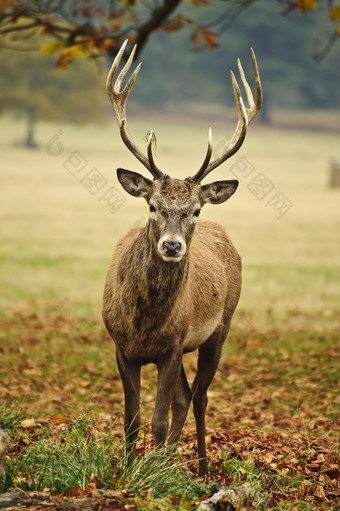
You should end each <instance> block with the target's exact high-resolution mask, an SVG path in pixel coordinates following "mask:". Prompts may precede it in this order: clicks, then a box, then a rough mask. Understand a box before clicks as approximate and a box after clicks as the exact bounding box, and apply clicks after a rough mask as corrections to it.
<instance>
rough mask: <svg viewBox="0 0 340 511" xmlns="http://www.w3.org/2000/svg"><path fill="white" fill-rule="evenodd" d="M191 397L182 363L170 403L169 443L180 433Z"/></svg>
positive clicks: (173, 441)
mask: <svg viewBox="0 0 340 511" xmlns="http://www.w3.org/2000/svg"><path fill="white" fill-rule="evenodd" d="M191 398H192V393H191V390H190V387H189V384H188V381H187V377H186V375H185V372H184V367H183V364H182V366H181V373H180V375H179V378H178V381H177V385H176V389H175V394H174V398H173V401H172V403H171V408H172V421H171V428H170V435H169V444H170V445H174V444H176V443H177V442H178V440H179V437H180V435H181V433H182V429H183V426H184V423H185V419H186V417H187V414H188V410H189V406H190V403H191Z"/></svg>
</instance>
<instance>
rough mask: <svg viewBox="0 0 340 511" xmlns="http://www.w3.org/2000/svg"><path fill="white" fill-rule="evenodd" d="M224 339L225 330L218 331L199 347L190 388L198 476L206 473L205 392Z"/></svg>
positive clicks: (213, 374) (214, 371)
mask: <svg viewBox="0 0 340 511" xmlns="http://www.w3.org/2000/svg"><path fill="white" fill-rule="evenodd" d="M225 338H226V332H225V330H224V331H223V332H221V331H220V330H219V331H217V332H214V333H213V334H212V335H211V336H210V337H209V339H208V340H207V341H205V343H204V344H202V345H201V346H200V347H199V355H198V368H197V374H196V377H195V379H194V381H193V384H192V388H191V390H192V396H193V408H194V416H195V421H196V432H197V444H198V457H199V475H200V476H202V475H205V474H207V473H208V462H207V456H206V448H205V411H206V407H207V403H208V398H207V390H208V387H209V385H210V383H211V382H212V380H213V378H214V376H215V373H216V371H217V368H218V364H219V361H220V358H221V352H222V346H223V343H224V340H225Z"/></svg>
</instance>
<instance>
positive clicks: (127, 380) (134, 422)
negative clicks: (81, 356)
mask: <svg viewBox="0 0 340 511" xmlns="http://www.w3.org/2000/svg"><path fill="white" fill-rule="evenodd" d="M116 358H117V365H118V369H119V374H120V377H121V379H122V383H123V389H124V399H125V418H124V431H125V450H126V463H127V465H130V464H131V463H132V461H133V460H134V459H135V450H136V442H137V437H138V431H139V427H140V373H141V368H140V366H139V365H136V364H131V363H129V362H128V361H127V360H126V358H125V357H124V355H123V354H122V353H121V352H120V351H119V350H118V348H117V350H116Z"/></svg>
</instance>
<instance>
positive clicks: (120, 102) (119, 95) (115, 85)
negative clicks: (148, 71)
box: [106, 40, 163, 179]
mask: <svg viewBox="0 0 340 511" xmlns="http://www.w3.org/2000/svg"><path fill="white" fill-rule="evenodd" d="M127 42H128V41H127V40H126V41H125V42H124V43H123V44H122V46H121V48H120V50H119V52H118V53H117V56H116V58H115V59H114V61H113V64H112V67H111V69H110V71H109V74H108V76H107V80H106V89H107V92H108V94H109V97H110V99H111V103H112V105H113V108H114V111H115V113H116V117H117V121H118V125H119V128H120V135H121V137H122V140H123V142H124V144H125V145H126V146H127V147H128V149H129V150H130V151H131V152H132V153H133V154H134V155H135V156H136V158H137V159H138V160H139V161H140V162H141V163H143V165H144V166H145V167H146V168H147V169H148V170H149V171H150V172H151V174H152V175H153V177H154V178H155V179H157V178H160V177H162V176H163V173H162V172H161V171H160V170H159V168H158V167H157V166H156V164H155V162H154V159H153V154H152V140H153V132H152V131H151V132H150V134H149V138H148V146H147V153H148V158H146V157H145V156H144V154H143V153H142V152H141V151H140V149H138V147H137V146H136V144H135V142H134V141H133V140H132V138H131V136H130V133H129V131H128V128H127V121H126V112H125V104H126V101H127V98H128V97H129V94H130V92H131V90H132V87H133V86H134V83H135V81H136V79H137V76H138V73H139V71H140V67H141V65H142V63H141V62H140V63H139V64H138V66H137V67H136V69H135V70H134V72H133V73H132V75H131V77H130V78H129V80H128V82H127V84H126V86H125V88H124V89H123V90H122V91H121V90H120V88H121V86H122V83H123V80H124V78H125V76H126V75H127V73H128V71H129V69H130V67H131V64H132V61H133V58H134V55H135V52H136V47H137V45H135V46H134V47H133V49H132V51H131V53H130V56H129V59H128V61H127V62H126V64H125V66H124V67H123V69H122V70H121V72H120V74H119V75H118V78H117V79H116V81H115V82H114V79H115V74H116V72H117V69H118V67H119V64H120V61H121V59H122V56H123V53H124V51H125V48H126V45H127Z"/></svg>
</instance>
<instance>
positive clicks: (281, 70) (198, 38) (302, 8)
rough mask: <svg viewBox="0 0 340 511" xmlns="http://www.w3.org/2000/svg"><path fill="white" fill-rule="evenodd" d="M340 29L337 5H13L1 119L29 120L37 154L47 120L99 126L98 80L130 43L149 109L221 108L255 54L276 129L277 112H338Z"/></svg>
mask: <svg viewBox="0 0 340 511" xmlns="http://www.w3.org/2000/svg"><path fill="white" fill-rule="evenodd" d="M339 19H340V4H336V3H334V2H333V1H331V0H329V1H328V2H326V0H295V1H290V0H277V1H276V2H267V1H265V0H242V1H240V0H219V1H215V2H212V1H211V0H210V1H209V0H191V1H189V0H187V1H184V0H147V1H143V2H137V1H136V0H116V1H113V0H110V1H109V0H81V1H74V0H32V1H25V2H18V1H17V0H6V2H3V3H2V4H1V5H0V45H1V46H2V50H1V51H0V65H1V69H2V73H1V77H0V86H1V89H2V97H1V100H0V111H4V110H9V109H15V110H16V111H20V112H25V113H26V116H27V119H28V135H27V140H26V142H27V144H28V145H34V140H33V135H32V133H33V126H34V123H35V120H36V119H38V118H41V119H50V120H57V119H59V120H61V119H62V118H63V119H66V118H68V119H70V120H77V121H79V120H82V121H85V120H91V119H92V118H93V117H95V118H98V117H100V115H101V114H103V113H104V106H103V105H104V104H105V94H103V80H104V78H103V77H101V78H98V76H97V75H96V73H95V71H96V70H100V69H102V67H103V66H102V64H101V62H102V60H101V59H100V58H101V57H105V58H106V61H107V63H109V61H110V62H111V61H112V58H113V57H114V56H115V55H116V53H117V50H118V48H119V47H120V45H121V44H122V42H123V40H124V39H125V38H127V39H128V40H129V43H130V46H131V45H132V44H134V43H135V42H136V43H137V44H138V51H139V52H140V51H141V50H143V52H144V53H145V63H144V71H143V73H141V75H140V77H139V79H138V88H136V90H134V91H133V99H134V100H136V101H140V102H141V103H142V104H143V105H144V106H146V107H154V108H158V109H159V108H166V107H167V108H169V107H171V108H172V107H174V106H175V105H177V104H178V103H180V102H181V103H184V102H186V103H191V104H192V106H193V107H195V108H196V109H199V108H201V106H202V105H208V106H209V105H213V104H214V105H220V104H221V103H223V102H225V101H226V98H225V96H226V81H227V80H229V77H228V74H227V71H228V70H229V69H230V68H233V69H235V64H236V62H235V60H236V57H237V56H239V57H240V58H241V60H242V62H243V63H244V65H245V67H246V68H247V67H248V66H249V64H250V58H249V46H253V47H254V49H255V51H256V55H257V57H258V60H259V63H260V70H261V77H262V81H263V84H264V94H265V107H264V109H263V112H262V121H263V122H267V123H269V122H271V120H272V118H271V109H272V108H281V109H306V108H322V109H325V108H326V109H327V108H328V109H334V108H336V107H339V106H340V96H339V93H338V91H339V84H340V66H339V61H338V53H337V46H335V42H336V41H338V39H339V34H340V29H339ZM146 43H148V44H146ZM9 49H12V51H11V52H10V50H9ZM13 50H19V51H13ZM28 50H38V51H36V52H32V51H28ZM211 50H213V51H211ZM23 52H24V53H23ZM127 54H128V52H127ZM83 57H88V58H85V59H84V58H83ZM91 60H92V61H94V62H95V63H96V66H92V69H90V68H91V66H90V65H86V62H88V61H91ZM71 64H72V65H71ZM58 68H61V69H67V73H65V72H62V71H60V70H59V69H58ZM246 71H248V72H251V71H250V69H249V68H248V69H246ZM150 84H152V86H150ZM89 98H90V100H89ZM230 102H231V104H232V105H233V99H232V97H231V95H230Z"/></svg>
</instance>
